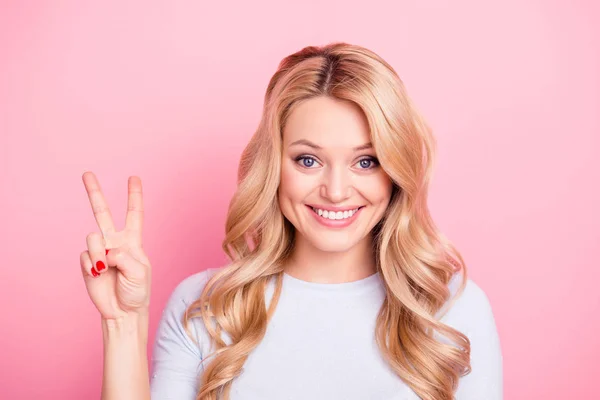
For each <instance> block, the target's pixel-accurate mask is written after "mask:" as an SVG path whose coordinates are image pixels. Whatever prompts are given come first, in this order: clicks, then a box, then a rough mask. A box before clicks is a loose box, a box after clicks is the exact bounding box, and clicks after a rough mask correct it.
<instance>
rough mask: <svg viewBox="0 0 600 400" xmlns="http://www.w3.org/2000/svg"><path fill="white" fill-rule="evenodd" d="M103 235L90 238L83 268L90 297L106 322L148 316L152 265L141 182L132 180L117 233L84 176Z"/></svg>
mask: <svg viewBox="0 0 600 400" xmlns="http://www.w3.org/2000/svg"><path fill="white" fill-rule="evenodd" d="M82 179H83V184H84V186H85V189H86V191H87V194H88V198H89V200H90V204H91V206H92V210H93V212H94V217H95V219H96V222H97V224H98V227H99V228H100V232H92V233H90V234H89V235H88V236H87V250H86V251H84V252H82V253H81V256H80V264H81V271H82V273H83V280H84V281H85V286H86V288H87V291H88V294H89V296H90V298H91V300H92V302H93V303H94V305H95V306H96V308H97V309H98V311H99V312H100V314H101V316H102V318H104V319H107V320H108V319H117V318H119V317H122V316H126V315H127V314H128V313H131V312H147V310H148V306H149V303H150V279H151V277H150V272H151V271H150V270H151V268H150V262H149V260H148V257H147V256H146V254H145V253H144V250H143V249H142V225H143V213H144V207H143V201H142V181H141V180H140V178H138V177H137V176H131V177H129V181H128V199H127V218H126V223H125V229H123V230H121V231H116V229H115V226H114V223H113V220H112V216H111V213H110V209H109V208H108V204H107V203H106V200H105V199H104V195H103V194H102V191H101V189H100V184H99V183H98V180H97V179H96V176H95V175H94V174H93V173H92V172H86V173H84V174H83V176H82Z"/></svg>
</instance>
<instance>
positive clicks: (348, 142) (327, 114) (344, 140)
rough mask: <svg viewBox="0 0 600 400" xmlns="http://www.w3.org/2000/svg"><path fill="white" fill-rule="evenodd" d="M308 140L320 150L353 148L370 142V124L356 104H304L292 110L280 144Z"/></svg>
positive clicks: (318, 100) (316, 101) (325, 100)
mask: <svg viewBox="0 0 600 400" xmlns="http://www.w3.org/2000/svg"><path fill="white" fill-rule="evenodd" d="M299 139H306V140H309V141H311V142H313V143H315V144H317V145H319V146H321V147H324V148H328V147H338V148H339V147H350V148H352V147H356V146H359V145H362V144H364V143H366V142H368V141H369V140H370V134H369V124H368V122H367V119H366V117H365V115H364V113H363V112H362V110H361V109H360V107H359V106H357V105H356V104H354V103H352V102H350V101H346V100H339V99H335V98H331V97H325V96H320V97H315V98H311V99H308V100H304V101H302V102H301V103H299V104H296V105H295V106H294V107H293V108H292V112H291V113H290V115H289V116H288V119H287V121H286V125H285V128H284V131H283V143H284V145H289V144H290V143H292V142H294V141H297V140H299Z"/></svg>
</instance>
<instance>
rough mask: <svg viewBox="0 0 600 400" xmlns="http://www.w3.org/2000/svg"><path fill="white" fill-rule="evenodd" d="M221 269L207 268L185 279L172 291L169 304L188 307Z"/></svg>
mask: <svg viewBox="0 0 600 400" xmlns="http://www.w3.org/2000/svg"><path fill="white" fill-rule="evenodd" d="M223 268H224V267H217V268H208V269H205V270H204V271H200V272H196V273H194V274H192V275H189V276H187V277H185V278H184V279H182V280H181V281H180V282H179V283H178V284H177V286H175V289H173V291H172V293H171V296H170V299H169V303H170V304H175V303H178V304H181V303H183V304H185V305H190V304H191V303H193V302H194V301H196V300H197V299H198V298H199V297H200V294H201V293H202V290H203V289H204V286H205V285H206V283H207V282H208V280H209V279H210V278H211V277H212V276H213V275H214V274H216V273H217V272H219V271H220V270H222V269H223Z"/></svg>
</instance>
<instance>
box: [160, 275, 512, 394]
mask: <svg viewBox="0 0 600 400" xmlns="http://www.w3.org/2000/svg"><path fill="white" fill-rule="evenodd" d="M217 270H218V269H217V268H212V269H209V270H206V271H202V272H199V273H196V274H194V275H191V276H189V277H187V278H186V279H184V280H183V281H182V282H181V283H180V284H179V285H178V286H177V287H176V288H175V290H174V291H173V293H172V295H171V297H170V299H169V301H168V303H167V305H166V307H165V309H164V312H163V315H162V318H161V320H160V323H159V326H158V330H157V333H156V339H155V342H154V350H153V355H152V361H151V368H152V370H151V373H152V374H151V393H152V399H153V400H167V399H177V400H194V399H195V398H196V393H197V391H198V381H199V377H200V374H201V373H202V370H203V368H204V366H203V365H201V363H200V362H201V360H202V358H203V357H206V356H207V355H208V354H209V353H210V351H211V350H212V348H211V347H210V344H209V341H208V334H207V332H206V329H205V327H204V324H203V323H202V320H201V319H200V318H195V319H193V320H192V324H190V326H191V328H192V332H193V333H194V335H195V338H196V340H197V341H198V343H199V344H200V346H197V345H196V344H195V343H194V342H193V341H192V340H190V338H189V337H188V336H187V334H186V332H185V330H184V329H183V326H182V324H181V317H182V315H183V312H184V310H185V309H186V307H187V306H188V305H189V304H191V303H192V302H193V301H194V300H196V299H197V298H198V297H199V295H200V292H201V290H202V288H203V286H204V284H205V283H206V281H207V279H208V278H209V276H211V275H212V274H213V273H214V272H216V271H217ZM460 278H461V277H460V275H458V274H457V275H455V277H454V278H453V279H452V280H451V281H450V284H449V288H450V291H451V293H452V294H454V293H456V290H457V288H458V285H459V284H460V281H459V279H460ZM273 289H274V284H273V282H271V284H270V285H269V286H268V287H267V293H266V298H265V299H266V303H267V304H269V302H270V299H271V295H272V293H273ZM384 296H385V290H384V286H383V281H382V279H381V276H380V274H379V273H377V274H375V275H371V276H369V277H367V278H365V279H362V280H359V281H354V282H349V283H341V284H322V283H312V282H306V281H303V280H299V279H297V278H294V277H292V276H291V275H288V274H285V275H284V279H283V288H282V293H281V297H280V300H279V303H278V305H277V307H276V311H275V314H274V315H273V318H272V320H271V321H270V322H269V324H268V326H267V332H266V335H265V337H264V338H263V340H262V341H261V343H260V344H259V345H258V347H256V348H255V349H254V350H253V352H252V353H250V355H249V357H248V359H247V360H246V362H245V364H244V367H243V372H242V374H241V375H240V376H239V377H237V378H236V379H235V380H234V381H233V384H232V390H231V400H337V399H340V400H418V399H419V397H418V396H417V395H416V394H415V393H414V392H413V391H412V390H411V389H410V388H409V387H408V385H406V384H405V383H404V382H403V381H402V380H401V379H400V378H399V377H398V376H397V375H395V374H394V372H393V371H392V370H391V368H390V367H389V366H388V365H387V364H386V363H385V361H384V360H383V358H382V356H381V354H380V351H379V349H378V348H377V345H376V342H375V336H374V332H375V320H376V317H377V313H378V311H379V308H380V307H381V304H382V302H383V299H384ZM441 321H442V322H444V323H446V324H448V325H450V326H452V327H454V328H456V329H458V330H459V331H461V332H463V333H464V334H466V335H467V336H468V338H469V339H470V341H471V367H472V372H471V373H470V374H468V375H466V376H464V377H462V378H461V379H460V383H459V388H458V390H457V392H456V394H455V396H456V399H457V400H484V399H485V400H501V399H502V354H501V350H500V342H499V338H498V333H497V330H496V324H495V321H494V317H493V314H492V309H491V307H490V303H489V301H488V298H487V296H486V294H485V293H484V292H483V291H482V290H481V288H479V287H478V286H477V285H476V284H475V283H474V282H473V281H471V280H470V279H468V280H467V286H466V288H465V291H464V292H463V293H462V295H461V296H460V298H459V299H458V300H457V301H456V302H455V303H454V305H453V307H452V308H451V309H450V310H449V311H448V312H447V313H446V315H445V316H443V318H442V319H441ZM223 339H224V340H225V342H226V343H230V338H229V337H228V336H227V334H223ZM210 361H211V360H210V359H208V360H207V361H206V362H207V363H209V362H210Z"/></svg>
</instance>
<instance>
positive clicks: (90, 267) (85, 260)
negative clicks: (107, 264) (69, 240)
mask: <svg viewBox="0 0 600 400" xmlns="http://www.w3.org/2000/svg"><path fill="white" fill-rule="evenodd" d="M79 264H80V265H81V273H82V274H83V277H84V278H86V279H87V278H96V277H98V276H100V274H98V272H96V270H95V269H94V264H92V258H91V257H90V252H89V251H87V250H86V251H84V252H82V253H81V254H80V255H79Z"/></svg>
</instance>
